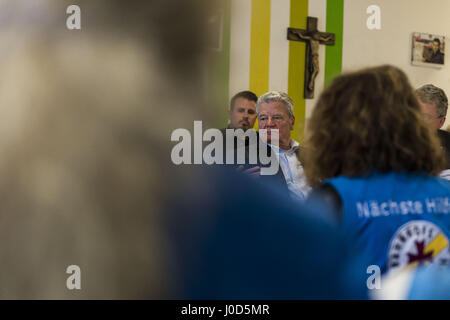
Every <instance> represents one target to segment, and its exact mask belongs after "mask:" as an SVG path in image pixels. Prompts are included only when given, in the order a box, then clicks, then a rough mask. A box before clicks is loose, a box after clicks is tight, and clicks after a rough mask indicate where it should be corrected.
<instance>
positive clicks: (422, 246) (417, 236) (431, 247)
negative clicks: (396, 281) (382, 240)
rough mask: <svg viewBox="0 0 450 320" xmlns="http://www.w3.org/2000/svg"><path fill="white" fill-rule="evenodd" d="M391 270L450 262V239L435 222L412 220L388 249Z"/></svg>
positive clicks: (398, 233) (402, 228) (400, 229)
mask: <svg viewBox="0 0 450 320" xmlns="http://www.w3.org/2000/svg"><path fill="white" fill-rule="evenodd" d="M388 257H389V261H388V267H389V270H390V271H400V270H402V269H404V268H415V267H417V266H419V265H426V264H430V263H437V264H439V265H449V264H450V248H449V241H448V238H447V237H446V235H445V234H444V233H443V232H442V230H441V229H440V228H439V227H438V226H436V225H435V224H434V223H432V222H429V221H424V220H416V221H411V222H408V223H406V224H404V225H403V226H401V227H400V228H399V229H398V230H397V232H396V234H395V235H394V237H393V238H392V240H391V244H390V246H389V251H388Z"/></svg>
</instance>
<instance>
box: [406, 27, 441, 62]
mask: <svg viewBox="0 0 450 320" xmlns="http://www.w3.org/2000/svg"><path fill="white" fill-rule="evenodd" d="M411 61H412V64H413V65H415V66H422V67H432V68H442V67H443V66H444V64H445V36H439V35H435V34H429V33H420V32H414V33H413V35H412V54H411Z"/></svg>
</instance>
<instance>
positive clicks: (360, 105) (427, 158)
mask: <svg viewBox="0 0 450 320" xmlns="http://www.w3.org/2000/svg"><path fill="white" fill-rule="evenodd" d="M309 131H310V132H309V136H308V139H307V140H308V141H307V145H308V149H309V151H310V152H308V154H307V155H306V163H305V173H306V175H307V177H308V180H309V182H310V184H311V185H312V186H316V189H315V191H314V192H313V195H312V197H313V199H317V197H319V198H320V199H321V200H322V201H325V202H326V203H328V204H331V205H332V206H333V208H334V209H335V210H336V211H337V212H338V213H339V219H340V227H341V228H342V230H343V232H344V233H345V235H346V236H348V237H349V238H350V239H351V240H352V242H353V243H354V244H355V246H356V248H357V249H359V250H362V251H363V252H365V253H367V255H368V257H369V260H368V263H369V264H371V265H378V266H379V267H380V268H381V271H382V272H385V271H387V270H402V269H404V268H406V267H411V266H416V265H421V264H428V263H432V262H436V263H437V264H440V265H444V264H445V265H446V264H449V263H450V250H449V245H448V243H449V240H448V239H449V234H450V233H449V230H450V200H449V199H450V184H449V183H448V182H447V181H444V180H442V179H440V178H438V177H436V175H437V174H438V173H439V172H440V171H441V170H442V169H443V168H444V166H445V158H444V154H443V153H442V151H441V149H440V147H439V141H438V139H437V137H436V135H435V134H434V133H433V132H432V131H430V129H429V128H428V127H427V126H426V124H425V122H424V121H423V120H422V119H421V113H420V105H419V102H418V100H417V97H416V96H415V93H414V89H413V88H412V87H411V85H410V83H409V80H408V78H407V76H406V75H405V73H404V72H403V71H401V70H400V69H398V68H396V67H393V66H380V67H375V68H369V69H364V70H361V71H358V72H353V73H349V74H345V75H342V76H340V77H337V78H336V79H335V80H334V81H333V82H332V84H331V85H330V86H329V87H328V88H327V89H326V90H325V91H324V92H323V93H322V95H321V96H320V98H319V101H318V103H317V105H316V107H315V109H314V112H313V115H312V117H311V121H310V123H309Z"/></svg>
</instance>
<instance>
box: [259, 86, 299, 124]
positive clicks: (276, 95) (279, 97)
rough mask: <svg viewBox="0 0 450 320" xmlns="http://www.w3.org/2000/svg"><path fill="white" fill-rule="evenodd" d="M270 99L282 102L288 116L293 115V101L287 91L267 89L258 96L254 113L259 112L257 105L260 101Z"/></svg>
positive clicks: (265, 101) (264, 101) (269, 100)
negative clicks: (267, 90)
mask: <svg viewBox="0 0 450 320" xmlns="http://www.w3.org/2000/svg"><path fill="white" fill-rule="evenodd" d="M272 101H279V102H283V104H284V106H285V107H286V112H287V114H288V116H289V118H292V117H293V116H294V102H292V99H291V98H290V97H289V96H288V95H287V93H284V92H281V91H269V92H267V93H265V94H263V95H262V96H261V97H259V99H258V102H257V103H256V113H259V106H260V105H261V103H269V102H272Z"/></svg>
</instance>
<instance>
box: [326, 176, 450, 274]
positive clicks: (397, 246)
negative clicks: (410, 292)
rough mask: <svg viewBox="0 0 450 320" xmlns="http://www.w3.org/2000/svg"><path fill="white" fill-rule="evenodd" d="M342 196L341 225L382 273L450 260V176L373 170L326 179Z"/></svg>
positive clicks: (356, 247) (368, 260)
mask: <svg viewBox="0 0 450 320" xmlns="http://www.w3.org/2000/svg"><path fill="white" fill-rule="evenodd" d="M324 183H329V184H331V185H332V186H333V187H334V188H335V189H336V191H337V192H338V193H339V195H340V197H341V199H342V220H341V229H342V231H343V233H344V235H345V236H346V237H348V238H349V240H350V241H351V242H352V243H353V244H354V245H355V249H356V250H358V251H361V252H363V253H364V255H365V256H366V257H367V264H368V266H369V265H377V266H379V267H380V269H381V272H382V273H384V272H386V271H388V270H389V271H394V270H395V271H397V270H402V269H404V268H406V267H416V266H418V265H426V264H429V263H436V264H438V265H450V247H449V238H450V237H449V236H450V181H446V180H443V179H440V178H437V177H431V176H428V175H419V174H401V173H396V172H391V173H387V174H380V173H373V174H371V175H369V176H366V177H358V178H348V177H344V176H341V177H338V178H333V179H329V180H326V181H325V182H324Z"/></svg>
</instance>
